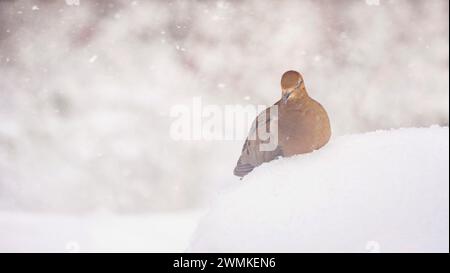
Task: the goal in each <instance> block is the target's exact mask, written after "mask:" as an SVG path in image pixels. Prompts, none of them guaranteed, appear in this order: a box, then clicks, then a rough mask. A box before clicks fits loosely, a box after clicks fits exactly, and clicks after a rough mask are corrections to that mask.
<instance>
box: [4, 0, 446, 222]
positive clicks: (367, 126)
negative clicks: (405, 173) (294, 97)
mask: <svg viewBox="0 0 450 273" xmlns="http://www.w3.org/2000/svg"><path fill="white" fill-rule="evenodd" d="M72 3H76V1H69V0H67V1H65V0H53V1H50V0H47V1H44V0H41V1H36V0H34V1H29V0H20V1H0V209H1V210H8V211H11V210H13V211H17V210H21V211H40V212H64V213H81V212H90V211H96V210H111V211H114V212H120V213H137V212H153V211H169V210H177V209H186V208H195V207H198V206H201V205H202V203H203V202H205V201H207V200H209V199H211V196H214V192H215V190H216V189H218V188H220V187H222V186H223V185H224V184H226V183H229V181H230V177H231V176H232V170H233V167H234V164H235V163H236V160H237V157H238V155H239V154H240V151H241V145H242V141H208V142H207V141H173V140H171V139H170V136H169V128H170V124H171V122H172V121H173V119H172V118H171V117H170V116H169V111H170V107H171V106H173V105H175V104H187V105H190V104H191V102H192V97H194V96H201V97H202V100H203V102H204V103H205V104H206V103H207V104H217V105H226V104H243V105H246V104H252V105H260V104H266V105H270V104H272V103H274V102H275V101H276V100H278V98H279V97H280V88H279V80H280V76H281V74H282V73H283V72H284V71H285V70H288V69H295V70H298V71H301V72H302V73H303V75H304V78H305V82H306V87H307V89H308V90H309V93H310V95H311V96H312V97H313V98H315V99H317V100H318V101H320V102H321V103H322V104H323V105H324V106H325V108H326V109H327V111H328V113H329V115H330V119H331V122H332V129H333V134H334V135H333V136H334V137H336V136H339V135H343V134H351V133H357V132H367V131H373V130H377V129H388V128H399V127H421V126H429V125H432V124H439V125H447V126H448V120H449V76H448V73H449V23H448V21H449V13H448V9H449V6H448V5H449V4H448V1H446V0H429V1H413V0H396V1H394V0H379V1H377V0H367V1H366V0H348V1H332V0H318V1H293V0H292V1H288V0H286V1H258V0H249V1H162V0H161V1H125V0H123V1H122V0H108V1H100V0H97V1H87V0H80V1H79V5H69V4H72ZM225 181H227V182H225ZM237 181H238V180H237V178H236V183H238V182H237Z"/></svg>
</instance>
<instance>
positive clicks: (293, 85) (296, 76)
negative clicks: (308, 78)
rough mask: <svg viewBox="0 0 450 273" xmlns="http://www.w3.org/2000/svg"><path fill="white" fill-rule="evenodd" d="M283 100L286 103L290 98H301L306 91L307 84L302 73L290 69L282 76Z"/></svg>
mask: <svg viewBox="0 0 450 273" xmlns="http://www.w3.org/2000/svg"><path fill="white" fill-rule="evenodd" d="M281 91H282V101H283V102H284V103H286V102H287V101H288V100H289V98H291V99H292V98H301V97H302V96H303V95H304V94H305V93H306V90H305V84H304V83H303V77H302V75H301V74H300V73H298V72H297V71H294V70H289V71H287V72H285V73H284V74H283V76H282V77H281Z"/></svg>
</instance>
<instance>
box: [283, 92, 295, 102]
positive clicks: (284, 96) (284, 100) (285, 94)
mask: <svg viewBox="0 0 450 273" xmlns="http://www.w3.org/2000/svg"><path fill="white" fill-rule="evenodd" d="M292 92H294V90H292V91H289V92H286V93H284V94H283V96H282V97H281V101H283V103H284V104H286V102H287V101H288V99H289V96H290V95H291V94H292Z"/></svg>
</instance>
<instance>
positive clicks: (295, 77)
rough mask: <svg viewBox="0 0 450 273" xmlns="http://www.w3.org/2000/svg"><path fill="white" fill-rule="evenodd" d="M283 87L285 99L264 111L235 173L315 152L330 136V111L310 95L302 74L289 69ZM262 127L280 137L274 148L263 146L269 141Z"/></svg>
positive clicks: (246, 171) (282, 78)
mask: <svg viewBox="0 0 450 273" xmlns="http://www.w3.org/2000/svg"><path fill="white" fill-rule="evenodd" d="M281 90H282V98H281V99H280V100H279V101H278V102H276V103H275V104H274V105H273V106H271V107H269V108H267V109H266V110H264V111H263V112H262V113H260V114H259V115H258V117H257V118H256V119H255V121H254V122H253V126H252V129H251V130H250V134H249V137H247V139H246V140H245V143H244V147H243V148H242V152H241V156H240V157H239V160H238V162H237V165H236V167H235V168H234V175H236V176H240V177H244V176H245V175H247V174H248V173H250V172H251V171H252V170H253V169H254V168H255V167H257V166H259V165H261V164H262V163H264V162H268V161H272V160H274V159H276V158H278V157H289V156H293V155H297V154H304V153H309V152H312V151H314V150H317V149H319V148H321V147H322V146H324V145H325V144H326V143H327V142H328V140H329V139H330V136H331V128H330V121H329V118H328V115H327V112H326V111H325V109H324V108H323V107H322V105H321V104H320V103H318V102H317V101H315V100H314V99H312V98H311V97H310V96H309V95H308V93H307V92H306V88H305V83H304V81H303V77H302V75H301V74H300V73H299V72H297V71H292V70H291V71H287V72H285V73H284V74H283V76H282V77H281ZM272 123H277V126H276V129H277V134H273V133H272V132H270V131H269V130H271V128H272V127H271V126H270V125H271V124H272ZM261 130H266V131H267V132H268V133H269V135H270V137H275V138H277V140H278V141H276V143H277V145H276V147H275V148H274V149H270V150H265V149H261V148H262V145H263V144H264V143H265V142H266V141H267V139H265V138H262V137H261V134H260V133H258V132H261ZM250 136H253V137H250Z"/></svg>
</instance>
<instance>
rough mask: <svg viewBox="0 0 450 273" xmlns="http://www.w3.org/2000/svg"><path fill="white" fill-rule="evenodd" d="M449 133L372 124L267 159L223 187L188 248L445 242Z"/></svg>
mask: <svg viewBox="0 0 450 273" xmlns="http://www.w3.org/2000/svg"><path fill="white" fill-rule="evenodd" d="M448 139H449V133H448V127H444V128H441V127H437V126H434V127H431V128H423V129H399V130H391V131H377V132H373V133H366V134H360V135H348V136H343V137H339V138H337V139H334V140H332V141H331V142H330V143H329V144H328V145H327V146H325V147H324V148H323V149H321V150H318V151H316V152H314V153H312V154H307V155H300V156H296V157H293V158H287V159H281V160H278V161H274V162H271V163H268V164H264V165H262V166H261V167H259V168H257V169H255V171H253V172H252V173H251V174H249V175H248V176H247V177H245V178H244V180H243V181H238V180H237V181H233V183H236V186H235V187H233V188H232V189H229V190H228V191H227V192H224V193H222V194H221V197H220V198H219V200H218V201H217V202H216V203H215V204H214V205H213V207H212V209H211V210H210V211H209V212H208V213H207V215H206V216H205V217H204V218H203V219H202V220H201V222H200V224H199V228H198V230H197V231H196V235H195V237H194V239H193V241H192V243H191V245H190V247H189V249H188V251H193V252H203V251H205V252H211V251H224V252H230V251H233V252H234V251H238V252H247V251H251V252H272V251H276V252H285V251H292V252H344V251H345V252H434V251H437V252H448V251H449V167H448V164H449V143H448ZM231 182H232V181H230V183H231Z"/></svg>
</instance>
